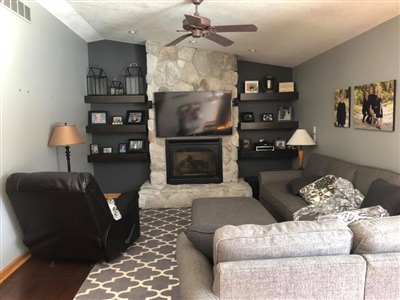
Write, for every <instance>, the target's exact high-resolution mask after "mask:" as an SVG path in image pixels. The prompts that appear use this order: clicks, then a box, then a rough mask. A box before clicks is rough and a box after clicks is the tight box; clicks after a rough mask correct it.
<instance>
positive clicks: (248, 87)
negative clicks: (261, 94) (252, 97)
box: [244, 80, 258, 94]
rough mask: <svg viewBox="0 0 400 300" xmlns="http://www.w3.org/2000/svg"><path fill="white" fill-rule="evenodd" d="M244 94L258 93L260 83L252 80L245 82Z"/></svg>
mask: <svg viewBox="0 0 400 300" xmlns="http://www.w3.org/2000/svg"><path fill="white" fill-rule="evenodd" d="M244 92H245V93H246V94H247V93H258V81H257V80H250V81H245V82H244Z"/></svg>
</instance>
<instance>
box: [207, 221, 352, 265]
mask: <svg viewBox="0 0 400 300" xmlns="http://www.w3.org/2000/svg"><path fill="white" fill-rule="evenodd" d="M352 240H353V234H352V232H351V230H350V229H349V228H348V227H347V226H346V224H345V223H343V222H342V221H339V220H330V221H314V222H309V221H291V222H283V223H277V224H271V225H240V226H231V225H226V226H223V227H221V228H219V229H217V230H216V231H215V236H214V244H213V245H214V247H213V250H214V265H216V264H218V263H221V262H226V261H238V260H249V259H269V258H286V257H304V256H322V255H347V254H350V250H351V245H352Z"/></svg>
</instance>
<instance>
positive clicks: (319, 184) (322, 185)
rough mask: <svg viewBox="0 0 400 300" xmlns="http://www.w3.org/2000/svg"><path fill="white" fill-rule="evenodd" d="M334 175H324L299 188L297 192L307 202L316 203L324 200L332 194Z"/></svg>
mask: <svg viewBox="0 0 400 300" xmlns="http://www.w3.org/2000/svg"><path fill="white" fill-rule="evenodd" d="M335 180H336V176H335V175H326V176H324V177H322V178H320V179H318V180H317V181H314V182H313V183H310V184H309V185H306V186H305V187H303V188H301V189H300V191H299V194H300V196H301V197H303V198H304V200H305V201H306V202H307V203H309V204H317V203H320V202H323V201H325V200H326V199H328V198H330V197H332V196H333V194H334V188H333V184H334V182H335Z"/></svg>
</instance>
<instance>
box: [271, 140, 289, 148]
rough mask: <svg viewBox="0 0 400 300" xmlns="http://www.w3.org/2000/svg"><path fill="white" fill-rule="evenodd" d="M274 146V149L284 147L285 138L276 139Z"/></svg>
mask: <svg viewBox="0 0 400 300" xmlns="http://www.w3.org/2000/svg"><path fill="white" fill-rule="evenodd" d="M274 146H275V148H276V149H286V140H281V139H276V140H275V142H274Z"/></svg>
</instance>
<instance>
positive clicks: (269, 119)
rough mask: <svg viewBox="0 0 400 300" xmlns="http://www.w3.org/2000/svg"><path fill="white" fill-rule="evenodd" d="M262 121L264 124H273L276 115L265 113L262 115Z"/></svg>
mask: <svg viewBox="0 0 400 300" xmlns="http://www.w3.org/2000/svg"><path fill="white" fill-rule="evenodd" d="M261 121H263V122H273V121H274V114H273V113H263V114H261Z"/></svg>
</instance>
